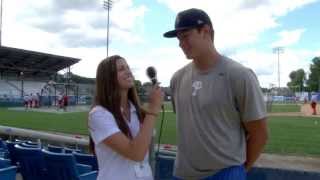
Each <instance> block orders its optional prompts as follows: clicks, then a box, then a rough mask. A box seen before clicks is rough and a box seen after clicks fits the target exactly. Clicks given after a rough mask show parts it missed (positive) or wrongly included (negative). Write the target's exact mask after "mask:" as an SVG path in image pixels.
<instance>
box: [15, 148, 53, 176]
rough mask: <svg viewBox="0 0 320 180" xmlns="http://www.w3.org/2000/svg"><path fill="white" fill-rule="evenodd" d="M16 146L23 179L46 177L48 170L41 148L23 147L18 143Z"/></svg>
mask: <svg viewBox="0 0 320 180" xmlns="http://www.w3.org/2000/svg"><path fill="white" fill-rule="evenodd" d="M14 147H15V153H16V155H17V160H18V162H19V168H20V169H19V170H20V173H21V175H22V177H23V180H43V179H46V177H47V171H46V168H45V163H44V159H43V154H42V151H41V149H40V148H28V147H23V146H21V145H18V144H17V145H15V146H14Z"/></svg>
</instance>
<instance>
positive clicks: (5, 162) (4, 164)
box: [0, 158, 11, 168]
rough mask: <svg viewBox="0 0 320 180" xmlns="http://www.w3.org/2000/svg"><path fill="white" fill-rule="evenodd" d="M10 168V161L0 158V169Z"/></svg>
mask: <svg viewBox="0 0 320 180" xmlns="http://www.w3.org/2000/svg"><path fill="white" fill-rule="evenodd" d="M9 166H11V161H10V160H9V159H3V158H0V168H5V167H9Z"/></svg>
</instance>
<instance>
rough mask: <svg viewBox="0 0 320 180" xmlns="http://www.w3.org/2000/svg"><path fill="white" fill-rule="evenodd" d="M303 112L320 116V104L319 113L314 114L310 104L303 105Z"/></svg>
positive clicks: (319, 106)
mask: <svg viewBox="0 0 320 180" xmlns="http://www.w3.org/2000/svg"><path fill="white" fill-rule="evenodd" d="M300 110H301V113H302V114H303V115H305V116H319V117H320V104H317V115H313V114H312V108H311V105H310V104H302V105H301V109H300Z"/></svg>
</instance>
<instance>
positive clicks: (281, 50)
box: [273, 47, 284, 90]
mask: <svg viewBox="0 0 320 180" xmlns="http://www.w3.org/2000/svg"><path fill="white" fill-rule="evenodd" d="M273 53H275V54H277V55H278V88H279V90H280V54H282V53H284V48H283V47H275V48H273Z"/></svg>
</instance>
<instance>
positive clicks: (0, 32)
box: [0, 0, 3, 46]
mask: <svg viewBox="0 0 320 180" xmlns="http://www.w3.org/2000/svg"><path fill="white" fill-rule="evenodd" d="M0 2H1V7H0V10H1V12H0V46H2V11H3V0H1V1H0Z"/></svg>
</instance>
